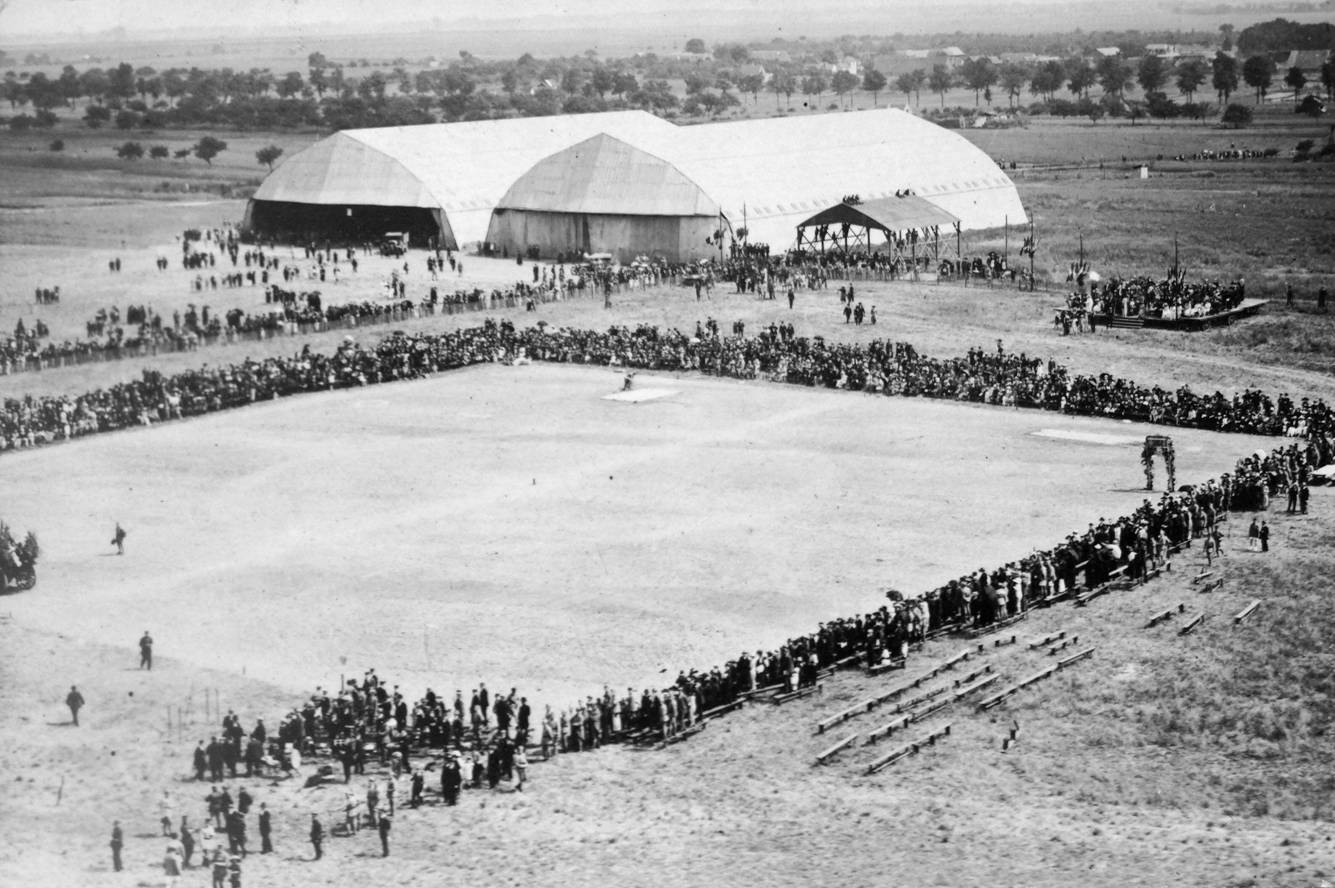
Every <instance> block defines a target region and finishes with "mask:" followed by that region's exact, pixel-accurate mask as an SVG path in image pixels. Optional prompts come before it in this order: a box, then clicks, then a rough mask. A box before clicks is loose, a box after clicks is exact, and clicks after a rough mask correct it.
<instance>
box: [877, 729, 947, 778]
mask: <svg viewBox="0 0 1335 888" xmlns="http://www.w3.org/2000/svg"><path fill="white" fill-rule="evenodd" d="M949 736H950V725H945V726H943V727H941V728H938V729H937V730H935V731H933V732H932V733H930V734H928V735H927V736H926V737H923V738H922V739H921V740H915V741H914V742H912V743H907V744H905V745H904V746H901V747H899V748H898V749H895V750H893V751H891V752H888V753H886V754H885V755H883V756H881V757H880V758H878V759H876V760H875V761H873V762H872V763H871V764H870V765H868V766H867V773H868V774H875V773H876V772H877V771H879V770H881V769H882V768H884V767H886V766H888V765H892V764H894V763H895V762H897V761H899V760H900V759H902V758H904V757H905V756H910V755H916V754H917V753H918V751H919V750H921V749H922V748H923V747H924V746H934V745H936V742H937V741H938V740H943V739H945V738H946V737H949Z"/></svg>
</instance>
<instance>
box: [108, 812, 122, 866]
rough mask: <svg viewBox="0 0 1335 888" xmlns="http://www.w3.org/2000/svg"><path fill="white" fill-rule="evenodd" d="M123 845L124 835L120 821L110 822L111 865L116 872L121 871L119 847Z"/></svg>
mask: <svg viewBox="0 0 1335 888" xmlns="http://www.w3.org/2000/svg"><path fill="white" fill-rule="evenodd" d="M124 846H125V835H124V833H122V832H121V822H120V821H119V820H117V821H114V822H113V823H112V824H111V866H112V867H113V868H114V869H115V870H116V872H120V871H121V848H123V847H124Z"/></svg>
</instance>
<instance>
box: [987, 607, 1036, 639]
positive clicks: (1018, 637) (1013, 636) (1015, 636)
mask: <svg viewBox="0 0 1335 888" xmlns="http://www.w3.org/2000/svg"><path fill="white" fill-rule="evenodd" d="M1026 613H1027V611H1026ZM1019 640H1020V636H1018V635H1012V636H1011V637H1010V638H994V639H992V647H994V648H999V647H1005V646H1006V645H1008V644H1016V643H1018V642H1019Z"/></svg>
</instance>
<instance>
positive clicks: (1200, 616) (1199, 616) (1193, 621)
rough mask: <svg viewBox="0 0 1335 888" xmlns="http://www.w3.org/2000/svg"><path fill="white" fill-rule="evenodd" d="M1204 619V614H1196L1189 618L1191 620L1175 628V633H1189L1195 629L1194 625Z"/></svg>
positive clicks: (1197, 624)
mask: <svg viewBox="0 0 1335 888" xmlns="http://www.w3.org/2000/svg"><path fill="white" fill-rule="evenodd" d="M1204 621H1205V614H1203V613H1201V614H1197V615H1196V616H1194V617H1192V618H1191V622H1189V623H1187V625H1185V626H1183V627H1182V628H1181V629H1179V630H1177V634H1178V635H1190V634H1191V633H1192V632H1194V631H1196V627H1197V626H1199V625H1200V624H1201V623H1203V622H1204Z"/></svg>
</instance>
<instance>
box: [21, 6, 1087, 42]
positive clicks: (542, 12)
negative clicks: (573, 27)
mask: <svg viewBox="0 0 1335 888" xmlns="http://www.w3.org/2000/svg"><path fill="white" fill-rule="evenodd" d="M4 2H5V0H0V4H3V3H4ZM961 2H964V0H935V2H932V0H505V2H501V3H470V4H464V3H457V2H456V3H451V2H449V0H435V2H429V0H226V2H219V0H9V3H8V6H7V7H6V8H5V9H4V11H3V12H0V40H3V39H4V38H6V37H8V38H11V39H12V38H15V37H21V36H31V35H43V36H58V35H68V36H70V37H76V36H79V35H81V34H82V35H92V34H96V33H98V32H102V31H107V30H110V29H112V28H117V27H123V28H125V29H126V30H127V31H130V32H132V33H133V32H142V31H146V30H155V31H156V30H163V29H171V28H191V29H197V28H200V27H207V26H209V25H214V26H216V27H218V28H220V29H224V28H228V27H232V28H238V27H239V28H243V29H246V30H251V29H253V28H257V27H258V28H263V27H265V26H266V25H272V24H277V23H280V22H281V23H283V24H286V25H287V26H289V27H291V26H297V27H302V26H312V27H313V26H320V25H326V24H341V25H349V26H355V25H357V24H362V23H373V24H375V25H376V26H381V25H384V24H387V23H392V22H400V21H401V22H423V21H428V20H431V19H433V18H439V19H441V20H443V21H445V22H450V23H453V22H459V21H466V20H469V19H478V18H486V19H488V20H491V21H507V20H509V21H516V22H523V21H525V20H527V19H533V18H535V17H549V16H555V17H559V18H579V19H587V18H588V17H590V16H597V17H600V18H602V19H604V20H605V22H606V23H608V24H612V23H615V22H617V21H618V20H627V19H633V20H634V22H635V23H636V24H637V25H650V24H652V22H653V21H654V20H659V21H661V22H662V23H663V24H667V25H670V26H672V27H673V28H674V29H680V28H682V27H683V26H687V23H688V21H689V18H690V15H689V14H688V10H689V11H691V12H697V13H704V14H706V15H707V14H708V13H707V10H708V8H709V7H710V6H713V7H715V8H716V9H717V10H719V11H720V12H724V11H726V13H725V14H726V16H727V18H728V19H729V20H731V21H736V20H737V19H738V17H739V15H740V16H742V17H744V16H745V15H746V14H747V13H748V12H754V14H755V17H756V20H757V22H770V23H773V22H780V21H783V20H784V19H786V18H788V19H791V18H793V17H801V18H806V19H810V18H811V17H813V16H816V17H820V18H823V19H825V20H826V21H827V22H828V21H829V20H830V19H832V18H834V17H836V16H850V15H851V16H854V17H857V18H858V19H867V18H868V17H869V16H872V17H881V16H883V17H884V20H885V21H886V23H887V25H894V24H899V25H903V24H904V23H905V21H909V20H913V21H922V17H920V13H923V12H924V11H925V10H926V9H927V8H936V9H940V8H941V7H942V6H958V5H960V4H961ZM967 2H973V3H977V2H979V0H967ZM1026 2H1031V3H1035V2H1036V3H1038V4H1040V5H1046V6H1053V5H1057V4H1061V5H1064V6H1067V7H1070V6H1072V5H1075V6H1079V5H1081V4H1084V5H1089V6H1093V5H1094V4H1095V3H1096V2H1099V0H1026ZM628 14H629V15H628ZM933 18H937V17H935V16H933ZM937 23H938V24H941V25H946V26H947V28H946V29H950V30H953V28H949V27H948V25H949V24H950V23H951V21H950V19H949V18H946V19H945V20H940V19H938V22H937ZM956 24H959V23H958V22H956ZM893 29H894V28H893V27H892V28H891V30H893ZM918 30H920V29H918Z"/></svg>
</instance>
